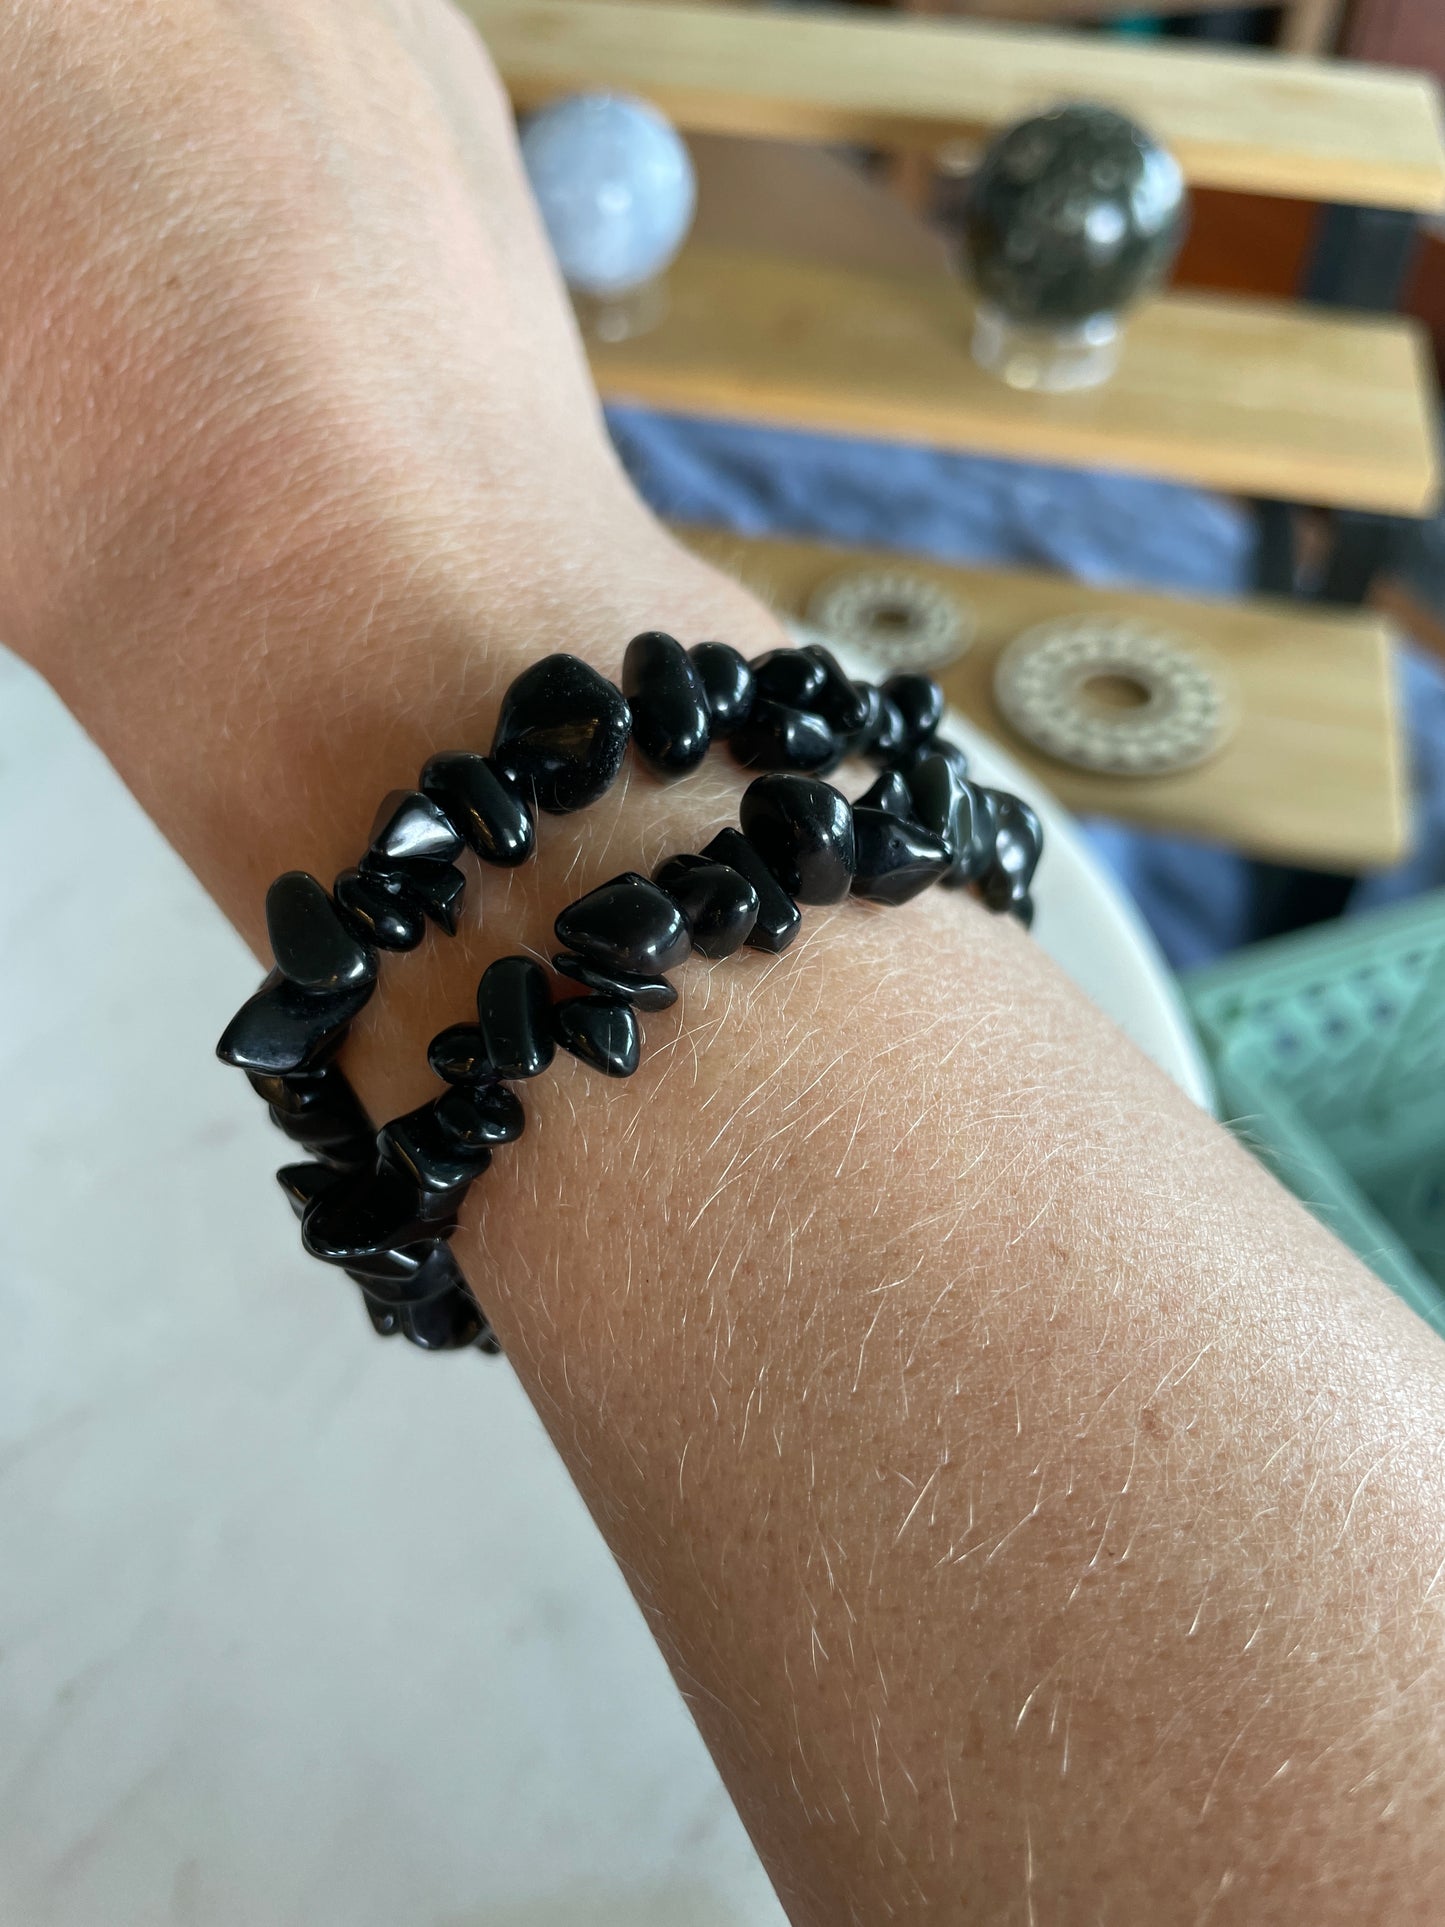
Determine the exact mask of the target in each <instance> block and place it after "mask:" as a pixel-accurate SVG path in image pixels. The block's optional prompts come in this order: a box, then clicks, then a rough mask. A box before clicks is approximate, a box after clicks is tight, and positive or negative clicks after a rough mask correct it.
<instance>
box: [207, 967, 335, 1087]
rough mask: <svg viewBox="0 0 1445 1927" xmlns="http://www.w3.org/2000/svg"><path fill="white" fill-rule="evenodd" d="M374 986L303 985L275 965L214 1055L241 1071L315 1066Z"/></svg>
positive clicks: (224, 1034)
mask: <svg viewBox="0 0 1445 1927" xmlns="http://www.w3.org/2000/svg"><path fill="white" fill-rule="evenodd" d="M372 989H373V986H372V985H371V984H364V985H361V986H360V987H358V988H357V989H354V990H302V989H301V987H300V986H299V985H298V984H293V983H292V982H290V980H289V979H288V978H286V977H283V976H282V975H281V972H280V971H279V970H273V971H272V972H271V974H270V976H269V977H267V979H266V981H265V982H264V983H263V984H262V986H261V988H260V989H259V990H258V991H257V992H256V994H255V996H254V997H249V998H247V1000H246V1002H245V1003H244V1004H242V1006H241V1008H240V1009H239V1010H238V1011H237V1012H236V1014H235V1016H234V1017H233V1018H232V1019H231V1021H230V1023H229V1024H227V1026H226V1028H225V1030H224V1031H222V1033H221V1040H220V1042H219V1043H218V1044H217V1045H216V1055H217V1057H219V1058H220V1060H221V1062H222V1063H223V1064H234V1065H235V1066H236V1067H237V1069H238V1070H243V1071H276V1072H280V1073H282V1074H284V1073H286V1072H288V1071H305V1070H319V1069H320V1068H321V1066H322V1065H323V1064H324V1063H325V1062H326V1060H327V1059H328V1058H329V1057H330V1056H332V1055H333V1054H334V1052H335V1051H336V1050H337V1049H338V1048H339V1046H340V1044H341V1040H342V1038H343V1037H344V1036H345V1035H346V1027H347V1025H348V1024H349V1023H350V1022H351V1020H352V1018H353V1017H354V1016H355V1015H356V1013H357V1012H358V1011H359V1010H360V1009H361V1007H362V1006H363V1004H365V1002H366V1000H367V998H368V997H370V995H371V992H372Z"/></svg>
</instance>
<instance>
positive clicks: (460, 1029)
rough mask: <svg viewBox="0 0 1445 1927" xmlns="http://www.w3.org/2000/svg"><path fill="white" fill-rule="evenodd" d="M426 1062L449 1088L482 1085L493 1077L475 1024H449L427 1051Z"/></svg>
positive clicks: (434, 1038)
mask: <svg viewBox="0 0 1445 1927" xmlns="http://www.w3.org/2000/svg"><path fill="white" fill-rule="evenodd" d="M426 1061H427V1062H428V1064H430V1065H431V1067H432V1069H433V1070H434V1071H435V1072H436V1074H437V1076H438V1077H441V1078H445V1080H446V1081H447V1083H448V1084H481V1083H486V1082H488V1081H489V1080H490V1079H492V1078H494V1077H495V1076H496V1074H497V1073H496V1071H495V1070H494V1069H493V1068H492V1060H491V1058H490V1057H488V1055H487V1040H486V1038H485V1037H483V1035H482V1033H481V1031H480V1029H479V1028H478V1027H477V1026H476V1025H475V1024H449V1025H448V1026H447V1028H446V1029H445V1030H439V1031H438V1032H437V1034H436V1036H435V1037H433V1039H432V1040H431V1042H430V1043H429V1044H428V1045H427V1047H426Z"/></svg>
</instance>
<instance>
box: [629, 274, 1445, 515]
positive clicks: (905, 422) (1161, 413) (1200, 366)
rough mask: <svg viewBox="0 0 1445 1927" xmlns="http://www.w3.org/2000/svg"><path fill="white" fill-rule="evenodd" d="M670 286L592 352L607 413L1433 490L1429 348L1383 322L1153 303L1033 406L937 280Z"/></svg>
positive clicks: (1329, 499) (1360, 493)
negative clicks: (616, 404)
mask: <svg viewBox="0 0 1445 1927" xmlns="http://www.w3.org/2000/svg"><path fill="white" fill-rule="evenodd" d="M669 289H670V295H671V310H670V313H669V314H668V316H667V319H666V320H665V321H664V322H663V323H662V324H661V326H660V327H658V328H656V329H655V330H654V331H653V332H652V333H650V334H647V335H644V336H640V337H638V338H637V339H635V340H632V341H625V342H621V343H617V344H596V345H594V347H593V349H592V369H593V374H594V376H595V378H596V381H597V384H598V387H599V388H600V389H601V391H602V393H603V395H604V396H606V397H607V398H608V399H610V400H614V401H635V402H642V403H645V404H647V405H648V406H651V407H654V408H660V409H663V410H668V411H671V412H673V413H678V414H694V415H706V416H713V417H734V418H742V419H744V420H749V421H756V422H767V423H769V424H772V425H774V426H777V427H787V428H805V429H817V430H822V431H826V432H831V433H834V434H839V435H860V436H865V437H876V438H878V439H881V440H889V441H903V442H916V443H922V444H926V445H928V446H930V447H934V448H946V449H955V450H966V451H969V452H971V453H976V454H987V455H1003V456H1012V457H1015V458H1023V459H1028V460H1035V461H1047V462H1058V463H1064V464H1069V465H1073V466H1077V467H1091V468H1114V469H1133V470H1138V471H1142V472H1143V473H1146V474H1152V475H1159V476H1164V477H1167V478H1169V479H1170V480H1174V481H1183V482H1194V483H1199V484H1201V485H1203V486H1204V487H1208V488H1220V489H1228V490H1235V491H1238V492H1240V493H1242V494H1249V495H1264V496H1277V497H1280V498H1283V499H1285V500H1288V501H1298V502H1312V503H1319V504H1322V505H1326V506H1329V507H1336V508H1358V509H1371V510H1377V511H1380V512H1383V513H1387V514H1397V515H1421V514H1424V513H1426V512H1427V511H1428V510H1429V509H1430V508H1431V507H1432V506H1433V505H1434V502H1435V499H1436V495H1437V492H1438V482H1439V474H1438V454H1437V447H1436V435H1435V383H1434V375H1433V371H1432V369H1431V367H1430V365H1429V356H1428V350H1427V347H1426V344H1425V341H1424V337H1423V335H1422V333H1421V331H1420V330H1419V328H1418V327H1417V326H1416V324H1415V323H1413V322H1410V321H1406V320H1400V319H1397V318H1395V317H1377V316H1353V315H1341V314H1339V313H1336V312H1333V311H1326V310H1323V309H1314V310H1311V309H1304V308H1299V307H1293V306H1289V305H1286V304H1282V303H1274V302H1262V301H1254V300H1244V299H1240V298H1236V297H1226V296H1214V295H1167V296H1165V297H1163V298H1161V299H1160V300H1158V301H1155V302H1153V303H1151V304H1150V305H1148V306H1146V307H1145V308H1143V309H1142V310H1141V311H1140V312H1139V313H1138V314H1137V315H1136V316H1135V317H1134V319H1133V321H1132V322H1131V324H1130V327H1129V331H1128V337H1127V340H1126V343H1125V348H1124V355H1123V359H1122V363H1121V365H1120V368H1119V370H1118V372H1117V374H1116V375H1115V376H1114V378H1113V379H1112V380H1111V381H1109V382H1108V383H1107V384H1106V385H1105V386H1103V387H1102V388H1097V389H1093V390H1091V391H1089V392H1087V393H1084V394H1074V395H1035V394H1020V393H1018V392H1016V391H1015V390H1013V389H1010V388H1007V387H1005V386H1004V385H1003V384H1002V383H1001V382H999V381H997V380H996V379H995V378H994V377H992V376H991V375H988V374H986V373H984V372H983V371H982V370H981V369H980V368H978V367H977V366H976V364H975V363H974V361H973V359H972V356H971V355H970V353H969V346H968V344H969V334H970V313H969V304H968V297H967V295H966V294H965V292H964V290H963V288H962V287H961V285H960V284H959V282H958V281H957V280H955V279H954V278H953V277H951V276H950V275H948V274H947V273H945V272H943V271H941V270H932V271H930V270H922V269H920V270H917V271H913V270H906V269H901V268H897V269H891V270H885V269H874V268H868V267H861V266H853V267H846V266H839V265H834V264H831V263H825V262H818V261H806V260H795V259H789V258H786V257H784V256H781V255H772V254H766V253H760V252H752V251H749V250H744V249H737V248H719V247H713V246H710V245H708V244H706V243H703V242H695V243H694V244H692V245H691V246H689V247H688V248H686V249H684V251H683V253H682V255H681V256H680V257H679V259H678V261H677V262H676V264H675V265H674V267H673V269H672V270H671V273H670V276H669Z"/></svg>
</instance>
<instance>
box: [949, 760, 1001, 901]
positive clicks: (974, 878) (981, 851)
mask: <svg viewBox="0 0 1445 1927" xmlns="http://www.w3.org/2000/svg"><path fill="white" fill-rule="evenodd" d="M968 790H969V794H970V796H971V798H972V802H973V827H972V831H971V833H970V835H969V838H968V841H967V843H966V844H965V845H964V846H963V847H962V848H961V849H960V850H959V851H958V853H957V855H956V857H955V859H954V866H953V872H952V874H951V875H950V876H949V878H948V881H949V882H950V883H952V882H954V881H955V879H956V880H957V881H959V882H961V883H977V882H978V881H979V880H980V879H981V878H983V877H985V876H987V874H988V872H989V871H990V870H991V869H992V867H993V860H994V850H995V847H996V845H997V842H998V795H997V793H996V792H995V791H994V790H991V789H986V788H985V787H984V785H983V784H982V783H974V782H970V783H969V785H968Z"/></svg>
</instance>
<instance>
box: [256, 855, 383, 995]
mask: <svg viewBox="0 0 1445 1927" xmlns="http://www.w3.org/2000/svg"><path fill="white" fill-rule="evenodd" d="M266 934H267V936H268V937H269V938H270V940H271V955H272V956H273V957H274V958H275V959H276V968H277V969H278V970H279V971H280V972H281V973H282V975H283V976H286V977H289V978H290V980H291V982H292V983H293V984H300V985H301V987H302V988H303V990H358V989H361V988H363V987H365V986H366V985H368V984H374V983H375V982H376V952H375V951H374V950H373V949H372V948H371V947H370V945H369V944H365V943H362V942H361V940H360V939H359V938H358V937H356V936H354V935H353V933H352V932H351V931H350V930H348V929H347V927H346V925H345V923H343V921H342V920H341V918H340V916H338V915H337V911H336V906H335V904H334V903H333V902H332V901H331V899H330V897H329V896H327V894H326V892H325V891H324V890H323V889H322V887H321V885H320V884H319V883H318V882H317V881H316V879H315V877H313V876H308V875H307V873H306V872H305V871H304V870H287V871H286V872H285V874H284V875H282V876H279V877H277V879H276V881H275V882H274V883H273V884H272V885H271V888H270V889H269V890H268V891H267V892H266Z"/></svg>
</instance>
